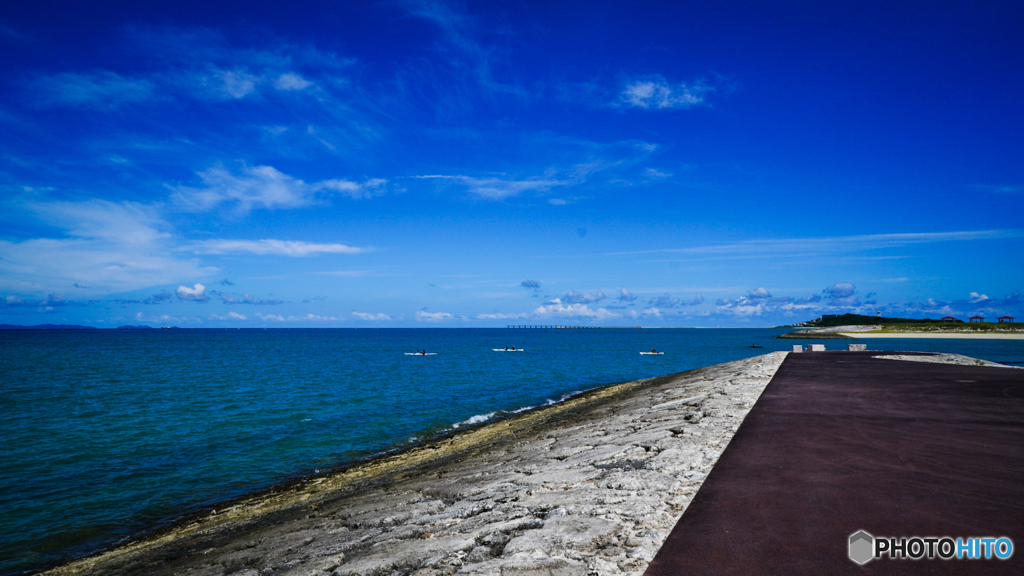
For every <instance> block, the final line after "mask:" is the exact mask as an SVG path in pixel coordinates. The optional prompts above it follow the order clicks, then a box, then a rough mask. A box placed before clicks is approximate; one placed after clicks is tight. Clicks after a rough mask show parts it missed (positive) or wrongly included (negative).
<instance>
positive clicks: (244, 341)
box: [0, 329, 1024, 574]
mask: <svg viewBox="0 0 1024 576" xmlns="http://www.w3.org/2000/svg"><path fill="white" fill-rule="evenodd" d="M780 332H781V331H780V330H771V329H643V330H641V329H602V330H550V331H548V332H545V331H542V330H509V329H383V330H371V329H367V330H359V329H340V330H298V329H293V330H154V331H112V330H110V331H0V392H2V394H0V438H2V446H0V574H16V573H19V572H22V571H25V570H28V569H31V568H33V567H39V566H41V565H45V564H48V563H52V562H56V561H59V560H61V559H67V558H70V557H73V556H75V555H81V554H84V553H89V552H92V551H95V550H98V549H100V548H103V547H106V546H110V545H112V544H114V543H116V542H118V541H119V540H122V539H124V538H126V537H130V536H132V535H137V534H139V533H141V532H144V531H145V530H147V529H151V528H153V527H157V526H160V525H161V524H166V523H167V522H169V521H173V519H174V518H176V517H179V516H180V515H182V514H186V513H189V512H194V511H197V510H200V509H202V508H204V507H207V506H210V505H213V504H215V503H217V502H219V501H223V500H225V499H229V498H234V497H238V496H240V495H244V494H246V493H248V492H252V491H254V490H259V489H262V488H266V487H268V486H270V485H273V484H275V483H278V482H282V481H285V480H289V479H294V478H297V477H301V476H304V475H309V474H314V473H315V471H316V470H317V469H320V470H324V469H328V468H331V467H335V466H339V465H343V464H345V463H348V462H352V461H353V460H357V459H360V458H366V457H369V456H372V455H373V454H377V453H380V452H381V451H384V450H388V449H392V448H397V447H402V446H407V445H409V444H410V443H415V442H416V441H418V440H420V439H422V438H424V437H426V436H429V435H431V434H437V433H440V432H443V431H445V430H450V429H451V428H453V427H462V426H466V425H469V424H473V423H477V422H481V421H485V420H486V419H488V418H493V417H499V416H501V415H503V414H507V413H509V412H513V411H516V410H519V409H522V408H525V407H530V406H538V405H543V404H545V403H547V402H551V401H557V400H558V399H561V398H563V397H565V395H567V394H571V393H573V392H578V391H582V390H586V389H590V388H594V387H597V386H600V385H603V384H609V383H614V382H622V381H627V380H634V379H638V378H646V377H650V376H657V375H661V374H667V373H672V372H679V371H682V370H688V369H691V368H698V367H701V366H707V365H711V364H716V363H720V362H727V361H731V360H737V359H740V358H744V357H748V356H752V355H756V354H761V353H765V352H769V351H772V350H789V349H791V347H792V345H793V343H794V341H792V340H774V339H773V336H775V335H776V334H779V333H780ZM797 342H798V343H803V344H808V343H810V341H797ZM862 342H866V343H867V344H868V347H869V348H871V349H875V350H882V349H889V350H921V351H948V352H958V353H962V354H968V355H971V356H977V357H981V358H986V359H991V360H1024V342H1021V341H969V340H864V341H862ZM753 343H756V344H759V345H762V346H764V348H763V349H751V348H748V346H749V345H750V344H753ZM822 343H824V344H826V346H827V347H828V348H833V349H836V348H845V345H846V341H834V340H832V341H823V342H822ZM509 345H515V346H517V347H520V348H525V349H526V351H525V352H521V353H515V354H511V353H497V352H492V351H491V348H497V347H505V346H509ZM651 347H655V348H657V349H658V350H664V351H665V352H666V354H665V355H663V356H641V355H640V354H638V352H639V351H640V350H649V349H650V348H651ZM420 349H426V350H428V351H431V352H438V355H436V356H425V357H424V356H419V357H417V356H405V355H404V354H402V353H403V352H411V351H414V350H420Z"/></svg>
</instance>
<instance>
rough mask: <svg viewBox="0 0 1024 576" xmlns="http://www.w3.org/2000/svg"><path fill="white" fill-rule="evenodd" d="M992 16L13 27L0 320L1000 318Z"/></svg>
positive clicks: (528, 9)
mask: <svg viewBox="0 0 1024 576" xmlns="http://www.w3.org/2000/svg"><path fill="white" fill-rule="evenodd" d="M1022 24H1024V7H1022V6H1021V5H1020V4H1019V3H1009V2H1006V3H989V4H987V5H984V6H977V5H968V4H964V3H953V2H937V3H892V2H885V3H882V2H876V3H865V2H856V3H853V2H850V3H845V2H830V3H814V2H788V3H787V2H784V3H737V2H700V3H660V2H658V3H655V2H628V3H627V2H620V3H610V2H596V3H595V2H585V3H550V2H498V3H494V2H486V3H484V2H480V3H457V2H428V1H424V2H366V3H360V2H345V3H334V2H310V3H270V2H245V3H242V2H238V3H231V2H212V3H211V2H175V3H170V4H169V5H168V3H160V4H158V3H138V2H131V3H129V2H103V3H98V4H88V5H86V4H82V5H77V6H76V5H69V3H66V2H50V1H40V2H32V3H13V2H8V3H4V4H3V5H2V6H0V84H2V86H0V206H2V209H0V323H12V324H38V323H77V324H88V325H95V326H101V327H102V326H118V325H122V324H148V325H153V326H161V325H177V326H196V327H224V326H231V327H264V326H274V327H286V326H310V327H312V326H324V327H328V326H329V327H334V326H350V327H367V326H375V327H386V326H460V327H461V326H465V327H472V326H504V325H506V324H511V323H543V324H581V325H626V326H632V325H645V326H718V325H721V326H764V325H772V324H780V323H788V322H793V321H800V320H808V319H811V318H814V317H816V316H819V315H821V314H823V313H824V314H830V313H842V312H848V311H849V312H858V313H864V314H872V315H874V314H876V313H878V312H881V313H882V314H883V315H887V316H911V317H924V316H931V317H937V316H944V315H946V314H953V315H956V316H961V317H964V316H967V315H971V314H974V313H980V314H982V315H985V316H988V317H995V316H1000V315H1003V314H1011V315H1015V316H1018V317H1024V296H1022V295H1021V293H1022V292H1024V273H1022V268H1024V267H1022V266H1021V254H1024V223H1022V218H1021V216H1022V215H1024V142H1022V139H1021V135H1022V134H1024V107H1022V106H1021V102H1022V101H1024V36H1022V35H1021V34H1020V30H1021V29H1022Z"/></svg>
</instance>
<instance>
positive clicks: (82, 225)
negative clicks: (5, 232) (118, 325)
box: [0, 200, 217, 293]
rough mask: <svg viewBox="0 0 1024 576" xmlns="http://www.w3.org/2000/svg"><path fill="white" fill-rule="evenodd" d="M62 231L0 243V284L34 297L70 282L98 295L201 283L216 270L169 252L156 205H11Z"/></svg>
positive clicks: (97, 202)
mask: <svg viewBox="0 0 1024 576" xmlns="http://www.w3.org/2000/svg"><path fill="white" fill-rule="evenodd" d="M7 208H8V209H11V210H24V211H26V212H28V213H30V214H31V215H33V216H34V217H36V218H38V219H39V220H41V221H43V222H45V223H47V224H49V225H51V226H53V227H55V228H57V229H59V230H60V231H61V232H60V233H59V234H54V235H53V236H55V237H51V238H34V239H29V240H24V241H20V242H12V241H7V240H0V286H6V287H7V288H11V289H16V290H31V291H33V292H37V293H38V292H39V291H43V290H47V289H52V288H51V287H57V286H68V285H71V284H73V283H75V282H77V283H79V284H80V285H83V286H89V289H90V290H92V291H96V292H103V291H109V292H120V291H127V290H135V289H139V288H145V287H148V286H159V285H166V284H171V283H174V282H178V281H180V279H182V278H206V277H208V276H210V275H212V274H214V273H216V272H217V269H216V268H213V267H205V266H202V265H201V264H200V263H199V262H197V261H196V260H195V259H194V258H180V257H176V256H174V255H173V253H174V247H175V239H174V238H173V237H172V235H171V233H170V232H169V229H170V226H169V225H168V224H167V223H166V222H165V221H164V220H163V218H162V217H161V216H160V214H159V212H158V211H157V209H156V208H154V207H152V206H148V205H144V204H138V203H134V202H109V201H106V200H89V201H84V202H46V201H36V202H31V203H27V204H24V205H20V206H17V205H14V204H8V205H7Z"/></svg>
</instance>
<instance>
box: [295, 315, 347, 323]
mask: <svg viewBox="0 0 1024 576" xmlns="http://www.w3.org/2000/svg"><path fill="white" fill-rule="evenodd" d="M340 320H344V319H343V318H339V317H337V316H320V315H318V314H306V315H305V316H288V321H289V322H338V321H340Z"/></svg>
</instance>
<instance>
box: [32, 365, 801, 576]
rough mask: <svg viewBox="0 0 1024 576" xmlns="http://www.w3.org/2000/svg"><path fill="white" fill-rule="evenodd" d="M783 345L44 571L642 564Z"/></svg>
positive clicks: (514, 422) (209, 574)
mask: <svg viewBox="0 0 1024 576" xmlns="http://www.w3.org/2000/svg"><path fill="white" fill-rule="evenodd" d="M785 356H786V354H785V353H781V352H776V353H772V354H766V355H763V356H758V357H754V358H749V359H746V360H740V361H736V362H730V363H727V364H720V365H717V366H711V367H708V368H702V369H699V370H692V371H689V372H683V373H680V374H674V375H670V376H662V377H659V378H653V379H648V380H640V381H636V382H628V383H625V384H618V385H614V386H608V387H605V388H601V389H598V390H594V391H591V392H588V393H586V394H583V395H580V396H578V397H576V398H573V399H570V400H567V401H565V402H563V403H560V404H556V405H553V406H550V407H547V408H543V409H539V410H536V411H532V412H529V413H525V414H522V415H520V416H517V417H515V418H512V419H508V420H504V421H500V422H495V423H492V424H488V425H485V426H482V427H480V428H477V429H474V430H470V431H467V432H464V433H461V434H457V435H454V436H452V437H450V438H446V439H443V440H438V441H433V442H430V443H427V444H425V445H423V446H419V447H417V448H414V449H411V450H408V451H405V452H402V453H400V454H394V455H390V456H385V457H382V458H379V459H376V460H373V461H370V462H367V463H364V464H361V465H358V466H355V467H353V468H350V469H348V470H344V471H340V472H337V473H334V474H331V475H329V476H326V477H320V478H314V479H310V480H309V481H307V482H303V483H300V484H297V485H292V486H288V487H283V488H281V489H280V490H277V491H273V492H269V493H266V494H262V495H260V496H257V497H253V498H250V499H247V500H243V501H240V502H236V503H233V504H232V505H230V506H227V507H226V508H225V509H222V510H216V511H213V512H211V513H210V514H208V515H206V516H204V517H202V518H198V519H195V520H193V521H191V522H189V523H187V524H184V525H180V526H177V527H175V528H173V529H170V530H167V531H165V532H163V533H161V534H158V535H156V536H154V537H151V538H149V539H146V540H142V541H139V542H134V543H131V544H128V545H125V546H122V547H120V548H117V549H114V550H112V551H109V552H106V553H103V554H100V555H97V556H93V557H90V558H85V559H81V560H78V561H75V562H72V563H70V564H67V565H64V566H60V567H57V568H55V569H52V570H50V571H48V572H47V574H53V575H58V574H59V575H64V574H125V575H127V574H147V575H163V574H188V575H191V576H220V575H227V574H231V575H238V576H258V575H259V576H266V575H285V574H287V575H289V576H298V575H309V576H313V575H318V576H319V575H324V574H336V575H338V576H341V575H371V574H372V575H385V574H387V575H390V574H403V575H405V574H414V575H416V576H435V575H449V574H456V573H458V574H517V575H528V574H565V575H577V574H578V575H581V576H583V575H586V574H588V573H599V574H609V575H614V574H641V573H643V571H644V570H645V568H646V567H647V564H648V563H649V561H650V560H651V558H653V556H654V554H655V553H656V552H657V551H658V549H659V548H660V547H661V545H662V543H663V542H664V540H665V538H666V537H667V535H668V533H669V531H670V530H671V529H672V527H673V526H674V525H675V523H676V522H677V521H678V519H679V518H680V516H681V515H682V513H683V511H684V510H685V509H686V507H687V505H688V504H689V502H690V500H691V499H692V497H693V495H694V494H695V493H696V491H697V490H698V489H699V488H700V486H701V483H702V482H703V480H704V478H705V477H706V476H707V474H708V472H709V471H710V470H711V468H712V466H714V464H715V462H716V461H717V459H718V457H719V456H720V455H721V453H722V451H723V450H724V449H725V447H726V446H727V445H728V443H729V441H730V439H731V438H732V436H733V434H734V433H735V431H736V430H737V429H738V428H739V425H740V423H741V422H742V421H743V418H744V417H745V416H746V414H747V412H748V411H749V410H750V408H751V407H752V406H753V404H754V402H756V401H757V399H758V397H759V396H760V394H761V392H762V391H763V390H764V388H765V386H766V385H767V384H768V382H769V381H770V380H771V378H772V376H773V375H774V373H775V371H776V370H777V369H778V367H779V365H780V364H781V363H782V360H783V359H784V358H785Z"/></svg>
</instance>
